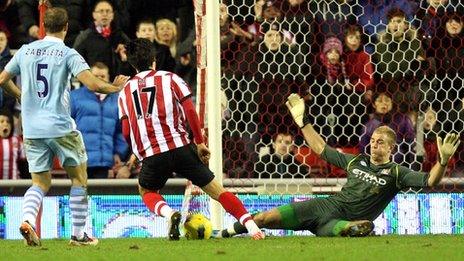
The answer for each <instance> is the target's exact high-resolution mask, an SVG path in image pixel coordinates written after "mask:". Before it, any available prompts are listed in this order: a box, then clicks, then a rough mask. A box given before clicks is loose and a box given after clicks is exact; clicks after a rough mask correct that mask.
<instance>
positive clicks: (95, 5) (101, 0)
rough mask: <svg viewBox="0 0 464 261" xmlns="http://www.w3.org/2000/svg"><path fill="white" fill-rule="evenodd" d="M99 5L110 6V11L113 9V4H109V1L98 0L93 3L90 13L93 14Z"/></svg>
mask: <svg viewBox="0 0 464 261" xmlns="http://www.w3.org/2000/svg"><path fill="white" fill-rule="evenodd" d="M100 3H107V4H109V5H110V6H111V8H112V9H114V6H113V4H112V3H111V1H110V0H98V1H96V2H95V4H94V5H93V8H92V11H94V12H95V9H96V8H97V5H99V4H100ZM113 11H114V10H113Z"/></svg>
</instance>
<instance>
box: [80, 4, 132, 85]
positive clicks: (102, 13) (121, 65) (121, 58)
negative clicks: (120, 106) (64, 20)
mask: <svg viewBox="0 0 464 261" xmlns="http://www.w3.org/2000/svg"><path fill="white" fill-rule="evenodd" d="M92 16H93V19H94V24H93V25H92V26H91V27H90V28H88V29H87V30H85V31H83V32H81V33H80V34H79V36H78V37H77V38H76V41H75V42H74V49H76V51H78V52H79V53H80V54H81V55H82V57H84V59H85V61H86V62H87V63H89V64H95V63H96V62H102V63H104V64H107V65H108V67H109V68H110V78H113V77H114V75H116V74H118V73H120V72H127V70H128V68H129V65H128V64H127V63H126V62H125V61H126V59H127V57H126V55H125V48H124V45H125V44H126V43H127V42H128V41H129V38H128V37H127V36H126V35H125V34H124V32H122V31H121V30H120V29H118V28H117V27H116V28H115V27H114V26H113V25H112V23H113V18H114V13H113V6H112V5H111V4H110V2H109V1H107V0H100V1H98V2H97V4H96V5H95V8H94V9H93V12H92Z"/></svg>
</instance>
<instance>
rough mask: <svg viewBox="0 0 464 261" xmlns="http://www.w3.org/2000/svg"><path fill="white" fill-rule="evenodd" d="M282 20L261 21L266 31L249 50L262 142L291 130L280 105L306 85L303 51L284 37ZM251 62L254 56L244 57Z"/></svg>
mask: <svg viewBox="0 0 464 261" xmlns="http://www.w3.org/2000/svg"><path fill="white" fill-rule="evenodd" d="M280 26H281V24H280V23H278V22H276V21H274V22H272V23H271V24H269V23H267V22H266V23H263V29H264V30H265V35H264V39H263V42H262V43H260V44H259V45H258V49H257V51H252V52H250V53H249V54H251V55H253V56H254V59H256V60H255V61H254V62H256V63H257V65H258V70H257V71H256V70H254V67H252V66H250V68H249V69H248V70H254V71H253V73H254V74H256V75H255V79H256V80H258V82H259V85H258V93H257V96H256V98H257V102H258V114H259V120H258V129H259V132H260V134H261V135H262V139H263V142H265V143H270V142H271V138H272V136H273V135H274V134H275V133H277V132H279V130H281V127H282V126H284V127H285V128H287V129H283V130H282V131H285V132H293V131H294V129H293V126H292V124H291V121H292V119H291V117H290V115H289V114H288V113H286V112H285V108H284V107H282V106H279V104H282V103H283V102H284V100H285V98H286V97H287V96H288V95H289V94H290V93H292V92H302V90H304V89H305V87H306V86H305V85H304V75H305V72H306V70H307V68H305V67H304V62H303V55H302V54H301V53H299V52H298V48H296V46H290V45H288V44H287V43H286V42H285V41H284V37H283V33H282V29H281V27H280ZM246 61H248V62H249V64H251V63H252V62H253V59H251V58H250V59H246Z"/></svg>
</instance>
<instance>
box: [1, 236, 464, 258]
mask: <svg viewBox="0 0 464 261" xmlns="http://www.w3.org/2000/svg"><path fill="white" fill-rule="evenodd" d="M67 243H68V241H65V240H43V246H42V247H26V246H24V245H23V243H22V241H18V240H0V260H66V261H68V260H81V261H82V260H262V261H265V260H280V261H290V260H376V261H377V260H464V249H463V248H464V247H463V246H464V237H463V236H459V235H457V236H448V235H436V236H378V237H368V238H316V237H268V238H266V240H264V241H253V240H251V239H250V238H233V239H210V240H204V241H199V240H198V241H187V240H185V239H183V238H182V239H181V240H180V241H177V242H170V241H167V240H166V239H140V238H137V239H103V240H101V241H100V244H99V245H98V246H94V247H71V246H68V245H67Z"/></svg>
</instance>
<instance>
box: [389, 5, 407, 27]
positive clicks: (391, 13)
mask: <svg viewBox="0 0 464 261" xmlns="http://www.w3.org/2000/svg"><path fill="white" fill-rule="evenodd" d="M393 17H401V18H406V14H405V13H404V11H403V10H401V9H400V8H392V9H390V11H388V13H387V22H388V23H389V22H390V21H391V19H393Z"/></svg>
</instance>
